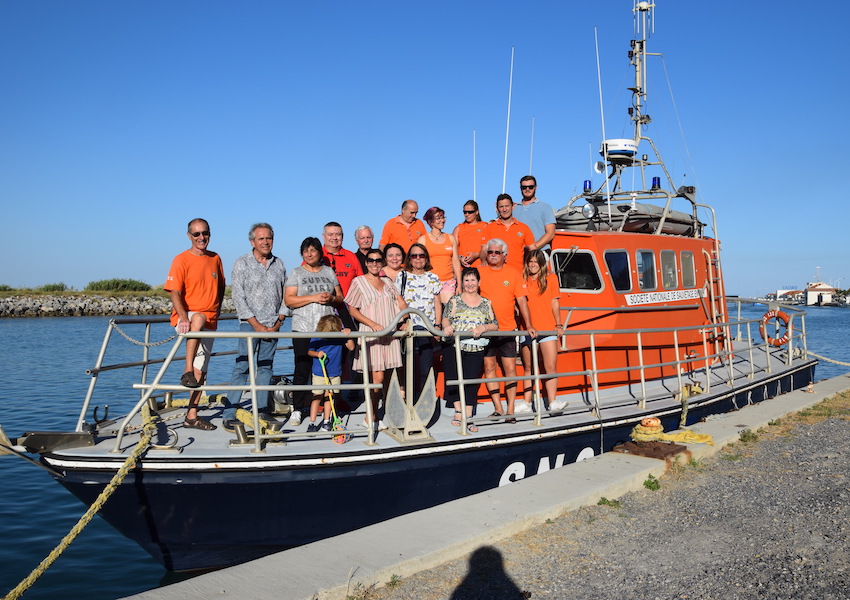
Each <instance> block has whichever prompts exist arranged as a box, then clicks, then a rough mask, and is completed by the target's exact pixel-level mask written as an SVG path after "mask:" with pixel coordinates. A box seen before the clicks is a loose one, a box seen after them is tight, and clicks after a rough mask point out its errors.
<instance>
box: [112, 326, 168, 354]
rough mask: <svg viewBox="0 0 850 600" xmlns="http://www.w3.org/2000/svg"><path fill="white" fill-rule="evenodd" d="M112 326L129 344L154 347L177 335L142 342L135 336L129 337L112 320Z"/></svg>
mask: <svg viewBox="0 0 850 600" xmlns="http://www.w3.org/2000/svg"><path fill="white" fill-rule="evenodd" d="M112 328H113V329H114V330H115V331H117V332H118V333H120V334H121V337H123V338H124V339H125V340H127V341H128V342H130V343H131V344H136V345H137V346H145V347H146V348H154V347H156V346H162V345H163V344H167V343H168V342H170V341H171V340H173V339H174V338H176V337H177V334H176V333H175V334H174V335H172V336H171V337H170V338H166V339H164V340H161V341H159V342H143V341H141V340H137V339H135V338H132V337H130V336H129V335H128V334H127V333H125V332H124V330H123V329H121V328H120V327H118V325H116V324H115V322H114V321H113V322H112Z"/></svg>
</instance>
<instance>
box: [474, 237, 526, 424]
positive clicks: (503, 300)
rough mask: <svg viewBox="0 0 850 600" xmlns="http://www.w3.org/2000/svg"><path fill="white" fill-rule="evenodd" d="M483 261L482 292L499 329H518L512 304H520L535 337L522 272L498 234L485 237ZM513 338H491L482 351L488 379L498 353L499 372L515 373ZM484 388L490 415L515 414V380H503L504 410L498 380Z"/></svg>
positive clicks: (511, 418) (510, 419) (514, 420)
mask: <svg viewBox="0 0 850 600" xmlns="http://www.w3.org/2000/svg"><path fill="white" fill-rule="evenodd" d="M484 248H485V252H486V257H487V258H486V261H485V263H484V264H483V265H482V266H481V268H480V269H479V272H480V274H481V295H482V296H484V297H485V298H487V299H489V300H490V302H491V304H492V305H493V312H494V313H495V315H496V320H497V321H498V322H499V330H500V331H513V330H515V329H517V322H516V318H515V317H514V314H515V313H514V308H515V307H519V314H520V316H521V317H522V319H523V321H524V322H525V323H526V324H527V328H528V331H529V333H531V337H537V332H536V331H535V330H534V329H532V325H531V315H530V313H529V311H528V300H527V296H528V291H527V289H526V286H525V282H524V281H523V279H522V274H521V273H520V272H519V271H518V270H517V269H515V268H514V267H512V266H510V265H508V264H506V263H507V259H508V245H507V244H506V243H505V241H504V240H502V239H500V238H493V239H491V240H488V241H487V243H486V244H485V246H484ZM516 356H517V354H516V338H515V337H510V336H504V337H494V338H490V344H489V345H488V346H487V351H486V353H485V354H484V377H485V378H487V379H489V378H493V377H496V376H497V374H496V366H497V357H498V358H500V360H501V364H502V373H504V376H505V377H516ZM486 385H487V391H488V392H489V393H490V399H491V400H492V401H493V406H494V407H495V409H496V410H495V412H494V413H493V414H492V415H490V416H493V417H497V416H501V415H503V414H504V415H513V414H514V401H515V400H516V389H517V382H516V381H508V382H505V397H506V398H507V401H508V406H507V411H506V412H503V411H502V398H501V394H500V392H499V384H498V383H496V382H493V383H487V384H486ZM506 422H508V423H515V422H516V419H515V418H514V417H508V418H507V419H506Z"/></svg>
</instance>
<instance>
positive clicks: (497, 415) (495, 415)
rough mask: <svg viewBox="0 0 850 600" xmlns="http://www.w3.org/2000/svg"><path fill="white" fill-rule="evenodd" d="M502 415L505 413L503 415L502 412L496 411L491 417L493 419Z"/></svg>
mask: <svg viewBox="0 0 850 600" xmlns="http://www.w3.org/2000/svg"><path fill="white" fill-rule="evenodd" d="M502 416H504V415H502V413H500V412H494V413H493V414H492V415H490V418H491V419H492V418H493V417H502Z"/></svg>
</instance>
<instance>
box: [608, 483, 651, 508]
mask: <svg viewBox="0 0 850 600" xmlns="http://www.w3.org/2000/svg"><path fill="white" fill-rule="evenodd" d="M644 485H646V484H644ZM596 504H597V505H598V506H610V507H611V508H620V506H622V504H621V503H620V501H619V500H609V499H608V498H606V497H605V496H602V497H601V498H600V499H599V502H597V503H596Z"/></svg>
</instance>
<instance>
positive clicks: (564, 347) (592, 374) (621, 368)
mask: <svg viewBox="0 0 850 600" xmlns="http://www.w3.org/2000/svg"><path fill="white" fill-rule="evenodd" d="M730 301H732V302H737V304H738V307H739V308H738V314H737V317H735V318H734V319H731V320H730V321H728V322H723V323H712V324H709V325H693V326H685V327H659V328H635V329H615V330H606V329H594V330H589V329H588V330H584V329H575V328H570V327H569V325H570V320H571V317H573V316H574V315H575V314H576V313H578V312H583V311H591V312H596V313H599V312H602V313H611V314H614V313H622V312H635V311H642V312H647V311H649V312H664V311H670V310H687V309H693V308H695V306H691V305H688V306H679V307H654V308H647V307H639V308H637V307H562V309H561V310H562V311H563V312H565V313H566V314H565V317H564V331H563V332H562V333H561V334H560V336H561V337H560V342H561V344H560V350H559V355H567V356H570V355H571V354H574V353H583V354H584V355H585V356H584V357H583V359H584V361H583V363H582V364H586V363H589V365H590V367H589V368H587V369H580V370H572V371H558V372H555V373H546V372H543V371H542V370H541V368H540V364H539V361H538V359H537V354H538V353H537V350H538V347H539V342H538V339H536V338H535V339H533V340H532V341H531V357H532V359H531V364H530V365H527V366H526V368H525V370H524V373H523V374H522V375H516V376H512V377H495V378H484V377H474V378H467V377H464V374H463V369H462V367H461V363H460V353H461V350H460V344H459V341H460V339H461V338H464V337H470V336H471V335H472V334H471V333H470V332H454V334H453V336H452V337H453V338H454V341H455V343H454V353H453V354H454V356H453V357H452V358H453V359H454V360H456V361H457V364H458V369H457V373H458V377H457V378H456V379H452V380H448V381H445V382H444V384H445V385H446V386H458V387H459V390H458V391H459V398H460V404H461V411H460V412H461V417H460V418H461V421H462V425H461V427H460V429H459V431H458V433H459V434H460V435H469V432H468V430H467V422H468V418H467V416H466V407H467V406H468V405H470V404H471V403H473V402H475V401H476V400H477V398H473V399H470V398H467V397H466V393H465V389H464V386H465V385H467V384H475V383H478V384H480V383H485V382H489V383H497V384H500V385H501V384H509V383H516V384H517V385H518V386H519V385H520V382H527V383H528V384H530V385H531V389H532V398H533V401H534V415H533V417H534V424H535V425H538V426H539V425H542V419H543V418H544V417H545V416H547V415H548V414H549V411H548V410H547V409H546V408H545V405H544V402H543V394H542V389H543V386H544V385H545V382H546V381H547V380H549V379H553V378H557V379H559V380H560V379H562V378H576V377H578V378H583V379H584V380H586V381H587V382H588V384H587V385H585V386H583V387H584V388H585V389H584V390H583V391H581V396H582V398H583V399H584V405H583V406H578V407H575V408H571V409H570V410H574V411H576V412H581V411H591V412H593V413H594V414H595V415H596V416H597V417H600V418H601V410H602V404H603V401H602V397H601V393H600V392H601V390H602V389H604V388H605V387H606V386H607V387H611V385H610V384H606V383H605V382H604V381H603V380H604V379H605V376H606V375H608V374H612V373H617V374H620V375H624V376H627V375H628V374H630V373H632V372H636V373H637V376H636V379H637V382H636V383H635V384H631V383H630V384H629V385H628V398H627V400H626V402H628V403H636V404H637V406H638V407H640V408H645V407H646V403H647V401H648V400H650V399H652V398H654V396H651V395H650V393H649V392H648V390H647V382H648V381H650V380H651V379H658V377H650V376H649V375H648V373H649V372H650V371H652V372H653V373H658V372H661V373H669V374H671V375H672V374H675V375H674V379H675V381H676V387H677V388H678V389H679V390H682V389H683V385H684V382H683V377H691V378H693V377H694V374H695V373H698V372H703V373H704V376H705V385H706V388H705V391H706V392H710V389H711V385H712V374H713V375H714V377H715V378H717V375H718V373H721V372H722V373H725V375H724V376H723V378H722V380H723V382H724V383H726V384H727V385H730V386H732V385H734V382H735V379H736V377H742V376H744V377H747V378H750V379H752V378H753V377H755V375H756V372H757V370H764V371H765V372H767V373H770V372H771V369H772V367H771V360H770V357H769V355H770V354H771V352H774V353H784V356H783V358H784V362H785V364H786V365H790V364H791V362H792V360H793V359H794V358H796V357H799V358H801V359H805V358H807V346H806V341H805V335H806V331H805V311H802V310H799V309H796V308H793V307H787V306H783V307H781V308H782V309H783V310H785V311H787V312H788V314H789V323H788V343H787V347H782V348H777V347H773V346H771V345H769V344H768V343H767V342H766V341H765V340H762V339H761V338H760V337H754V336H753V329H752V327H753V325H756V324H758V323H760V321H761V319H759V318H750V319H745V318H743V317H742V316H741V308H740V306H741V304H742V303H747V302H753V301H750V300H746V299H730ZM777 307H778V305H777ZM409 314H417V315H418V316H420V317H422V319H423V322H424V323H425V327H426V328H425V329H424V330H410V331H399V329H398V324H399V322H400V321H401V320H403V319H405V318H406V317H407V315H409ZM232 318H233V317H223V320H228V319H232ZM166 321H167V319H164V318H163V319H150V318H147V319H131V318H124V319H114V320H112V321H110V327H109V328H108V330H107V332H106V335H105V336H104V339H103V343H102V345H101V349H100V353H99V354H98V358H97V361H96V364H95V366H94V367H93V368H92V369H89V370H88V371H87V373H88V374H89V375H90V376H91V377H92V379H91V382H90V384H89V388H88V391H87V394H86V397H85V400H84V402H83V407H82V410H81V412H80V416H79V420H78V423H77V430H78V431H79V430H82V429H83V427H84V423H85V416H86V414H88V411H89V409H90V407H91V401H92V398H93V395H94V390H95V386H96V384H97V380H98V376H99V375H100V374H101V373H104V372H107V371H112V370H117V369H125V368H129V367H142V376H141V382H140V383H137V384H135V385H134V386H133V387H134V388H135V389H138V390H140V391H141V396H140V398H139V400H138V401H137V402H136V403H135V405H134V406H133V407H132V408H131V410H130V411H129V413H127V414H126V416H125V417H124V418H123V420H122V421H121V423H120V425H119V427H118V432H117V438H116V440H115V446H114V450H113V451H114V452H120V451H121V444H122V440H123V436H124V434H125V431H127V429H128V426H129V424H130V421H131V419H132V418H133V417H134V416H135V415H137V414H138V413H139V412H140V411H141V408H142V407H143V406H144V405H145V403H147V402H149V401H150V400H151V398H153V399H154V400H155V399H156V398H159V397H160V396H164V397H165V399H166V404H168V402H169V401H170V400H171V398H172V396H173V394H174V393H175V392H185V391H187V388H185V387H184V386H182V385H170V384H166V383H163V379H164V377H165V374H166V371H167V370H168V367H169V365H171V364H172V363H174V362H175V361H178V360H183V359H185V356H178V351H179V350H180V347H181V345H183V344H184V341H185V340H186V339H189V338H199V339H203V338H222V339H240V338H241V339H247V341H248V342H249V343H248V371H249V372H248V381H247V382H246V384H245V385H237V386H234V385H229V384H228V385H224V384H205V385H203V386H201V387H200V388H196V389H198V390H200V391H217V392H231V391H242V392H245V391H250V392H251V397H252V407H251V412H252V414H253V420H254V442H255V446H254V451H256V452H260V451H262V448H263V444H264V442H265V441H267V440H280V439H281V437H282V435H283V434H281V433H280V432H269V433H262V429H261V427H260V409H261V408H263V407H259V406H258V405H257V402H256V397H257V392H258V391H261V390H263V391H269V392H274V391H279V390H281V389H282V387H281V386H280V385H259V384H257V382H256V373H255V363H254V344H253V342H252V340H254V339H258V338H265V339H268V338H278V339H280V340H291V339H294V338H315V337H322V338H328V339H331V338H354V339H356V340H357V343H358V344H360V356H361V362H362V367H363V373H364V376H363V383H351V384H337V385H333V386H331V385H319V384H313V383H310V382H308V383H307V384H304V385H294V384H292V385H286V386H285V389H286V390H287V391H292V392H301V391H309V390H315V389H334V390H345V391H348V390H356V391H361V392H362V393H363V394H364V396H365V397H366V398H367V399H368V398H369V392H370V390H373V389H380V388H381V387H382V385H381V384H379V383H372V382H371V381H370V372H369V367H368V351H367V347H366V344H367V341H368V340H370V339H375V338H379V337H386V336H394V337H399V338H403V340H402V341H403V343H404V344H405V345H406V350H407V352H406V355H407V356H408V357H411V356H415V355H414V353H413V347H414V346H413V340H414V338H415V337H420V336H440V337H444V336H443V332H442V331H441V330H440V329H437V328H436V327H434V326H433V325H432V324H431V323H430V322H429V321H428V319H427V317H425V315H424V314H422V313H421V312H420V311H418V310H415V309H406V310H405V311H402V312H401V313H399V314H398V315H397V316H396V318H395V319H394V321H393V322H392V323H390V324H389V325H388V326H387V327H386V328H385V329H383V330H382V331H378V332H360V331H352V332H351V333H350V334H348V335H346V334H344V333H322V334H320V333H316V332H312V333H299V332H277V333H257V332H244V331H232V332H231V331H199V332H191V333H187V334H183V335H179V336H177V339H176V340H175V342H174V343H173V344H172V346H171V348H170V350H169V352H168V353H167V355H166V356H165V357H163V358H151V356H150V353H149V348H150V342H149V340H150V328H151V326H152V325H154V324H157V323H163V322H166ZM798 321H799V327H797V326H796V324H797V322H798ZM139 323H141V324H144V325H145V335H144V341H143V342H142V344H141V345H142V347H143V351H142V355H143V356H142V360H140V361H133V362H123V363H116V364H105V357H106V352H107V347H108V345H109V341H110V338H111V335H112V333H113V329H115V328H116V326H118V325H124V324H139ZM695 330H696V331H701V332H702V333H701V335H700V336H698V337H699V339H701V340H702V341H701V345H702V353H701V354H696V353H693V352H691V353H688V354H685V355H682V354H681V348H682V346H683V345H687V346H689V347H691V348H693V347H694V345H695V344H694V343H693V339H695V337H697V336H693V335H692V334H691V335H689V336H688V338H687V339H689V340H691V341H690V342H688V343H687V344H682V343H681V342H680V339H681V337H682V336H683V335H685V334H686V333H687V332H690V331H695ZM708 330H712V331H725V332H727V334H726V335H727V336H728V335H730V334H729V333H728V332H732V331H734V332H735V335H734V341H735V342H736V347H734V348H733V347H732V343H731V342H732V340H728V339H727V340H725V341H724V343H723V344H722V345H721V347H720V349H719V350H718V349H716V348H712V347H711V345H712V344H713V342H712V341H711V340H710V336H709V335H708V334H707V331H708ZM527 334H528V332H525V331H496V332H488V333H486V334H484V337H490V338H492V337H504V336H512V337H515V336H521V335H527ZM538 335H539V337H545V336H550V335H559V334H558V332H557V331H541V332H538ZM611 335H616V336H617V337H618V340H623V339H626V338H628V336H633V340H634V341H633V342H632V343H630V344H625V347H628V348H629V349H633V350H634V355H636V356H637V364H616V365H614V366H610V367H608V366H603V367H600V364H602V363H601V356H600V353H601V352H610V351H611V349H610V348H608V347H606V346H605V345H600V344H599V342H598V339H599V338H600V337H603V336H611ZM648 335H653V336H654V337H655V341H653V348H655V349H657V348H658V347H659V343H658V341H657V337H658V336H659V335H662V336H666V338H667V340H668V341H667V342H665V343H664V344H663V346H664V347H666V348H669V349H672V350H673V356H674V357H675V358H674V359H673V360H666V361H663V362H658V361H654V362H646V361H645V349H646V344H645V338H646V336H648ZM576 336H584V337H585V338H586V339H587V342H586V344H584V345H580V344H575V345H573V344H571V342H570V339H571V338H572V339H575V337H576ZM624 336H626V337H625V338H624ZM125 337H126V336H125ZM618 346H621V347H622V346H624V344H623V342H622V341H619V342H618ZM291 347H292V346H291V345H281V346H279V348H281V349H288V348H291ZM797 348H799V351H798V350H797ZM235 354H236V352H235V351H225V352H217V353H213V355H212V356H213V357H222V356H228V355H231V356H232V355H235ZM759 354H762V355H763V358H764V360H762V361H760V362H759V361H757V360H756V357H757V356H758V355H759ZM449 355H450V353H449V352H444V353H443V357H444V360H445V359H446V358H448V357H449ZM736 356H737V357H739V358H740V357H742V356H744V357H746V358H745V360H744V361H743V363H740V362H739V363H738V364H737V365H735V364H733V363H734V358H735V357H736ZM407 363H408V364H407V365H406V369H405V387H406V389H407V390H410V392H409V393H408V394H407V399H406V400H405V401H406V402H407V403H409V404H411V405H412V403H413V402H414V401H415V399H414V398H413V393H412V390H414V389H415V388H414V385H413V369H412V366H411V363H412V361H410V360H408V361H407ZM562 364H563V363H562ZM742 364H743V365H745V367H743V368H745V369H746V373H742V372H741V371H742ZM157 365H159V370H158V371H157V372H156V374H155V375H154V377H153V380H152V381H150V382H148V381H147V378H148V375H149V372H148V370H149V369H150V368H152V367H154V366H157ZM759 365H761V366H759ZM736 369H737V371H738V375H737V376H736ZM667 377H669V375H668V376H667ZM629 380H631V377H629ZM634 385H637V388H638V389H637V390H635V389H634ZM562 391H563V388H561V387H560V386H559V393H560V392H562ZM568 391H569V390H568ZM575 391H577V390H573V392H575ZM517 395H518V396H519V397H521V391H520V390H517ZM668 397H669V394H668ZM549 400H550V402H551V401H552V399H549ZM365 407H366V416H367V420H368V421H370V422H377V415H374V414H373V407H372V403H371V402H369V401H368V400H367V401H366V402H365ZM287 435H290V434H287ZM374 435H375V432H374V430H373V428H369V433H368V436H367V442H366V443H367V444H374Z"/></svg>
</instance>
